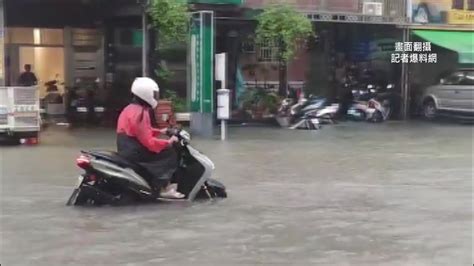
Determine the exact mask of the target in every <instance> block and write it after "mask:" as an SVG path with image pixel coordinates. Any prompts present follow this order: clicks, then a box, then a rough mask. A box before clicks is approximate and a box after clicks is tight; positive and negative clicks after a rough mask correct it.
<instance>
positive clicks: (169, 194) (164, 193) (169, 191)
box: [160, 185, 185, 199]
mask: <svg viewBox="0 0 474 266" xmlns="http://www.w3.org/2000/svg"><path fill="white" fill-rule="evenodd" d="M160 197H162V198H167V199H182V198H184V197H185V195H184V194H181V193H179V192H178V191H176V189H174V186H173V185H170V186H168V187H166V188H165V189H162V190H161V192H160Z"/></svg>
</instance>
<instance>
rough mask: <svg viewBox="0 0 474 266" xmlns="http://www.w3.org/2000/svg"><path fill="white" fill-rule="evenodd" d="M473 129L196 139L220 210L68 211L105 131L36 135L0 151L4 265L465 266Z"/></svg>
mask: <svg viewBox="0 0 474 266" xmlns="http://www.w3.org/2000/svg"><path fill="white" fill-rule="evenodd" d="M472 138H473V127H472V126H470V125H458V124H435V123H403V122H390V123H384V124H380V125H374V124H366V123H361V124H358V123H342V124H339V125H336V126H328V127H325V128H323V129H322V130H320V131H318V132H309V131H290V130H281V129H276V128H231V129H230V140H229V141H227V142H220V141H217V140H202V139H195V140H194V141H193V144H194V146H196V147H197V148H198V149H200V150H201V151H202V152H204V153H205V154H207V155H208V156H209V157H210V158H211V159H213V160H214V162H215V164H216V167H217V169H216V172H215V177H217V178H218V179H220V180H221V181H222V182H224V184H226V185H227V187H228V191H229V198H228V199H225V200H221V201H215V202H205V203H193V204H186V203H184V204H183V203H180V204H159V205H147V206H131V207H101V208H72V207H66V206H65V205H64V203H65V202H66V200H67V198H68V197H69V195H70V193H71V191H72V187H73V185H74V183H75V181H76V176H77V175H78V174H79V169H78V168H76V166H75V165H74V159H75V157H76V156H77V155H78V151H79V150H80V149H91V148H96V149H97V148H100V149H102V148H104V149H114V142H115V138H114V134H113V131H110V130H106V129H94V130H85V129H79V130H75V131H72V132H69V131H67V130H65V129H56V130H52V129H50V130H48V131H46V132H44V133H43V136H42V143H41V145H38V146H36V147H29V146H20V147H0V151H1V155H0V156H1V160H0V162H1V163H2V165H1V181H2V182H1V235H0V239H1V240H2V242H1V253H0V263H1V264H2V265H5V266H10V265H276V264H279V265H470V264H472V259H471V255H472V252H473V248H472V246H473V242H472V225H473V219H472V212H473V207H472V195H473V194H472V191H473V187H472V166H473V157H472V149H473V146H472V145H473V143H472Z"/></svg>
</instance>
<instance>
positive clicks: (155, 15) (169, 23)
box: [148, 0, 189, 45]
mask: <svg viewBox="0 0 474 266" xmlns="http://www.w3.org/2000/svg"><path fill="white" fill-rule="evenodd" d="M148 14H149V15H150V17H151V22H152V25H153V27H154V28H155V30H156V31H157V33H158V36H159V40H160V42H161V43H162V44H168V45H169V44H172V43H173V42H183V41H185V40H186V38H187V32H188V23H189V13H188V6H187V4H186V1H179V0H151V3H150V6H149V8H148Z"/></svg>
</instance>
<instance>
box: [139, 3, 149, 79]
mask: <svg viewBox="0 0 474 266" xmlns="http://www.w3.org/2000/svg"><path fill="white" fill-rule="evenodd" d="M137 3H138V4H140V5H141V6H142V32H143V41H142V42H143V44H142V76H143V77H147V76H148V73H149V71H148V42H149V36H148V33H149V32H148V15H147V9H148V6H149V5H150V0H137Z"/></svg>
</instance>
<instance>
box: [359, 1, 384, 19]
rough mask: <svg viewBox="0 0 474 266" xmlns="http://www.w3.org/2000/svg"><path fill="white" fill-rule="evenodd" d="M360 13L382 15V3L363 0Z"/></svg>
mask: <svg viewBox="0 0 474 266" xmlns="http://www.w3.org/2000/svg"><path fill="white" fill-rule="evenodd" d="M362 13H363V14H364V15H370V16H382V15H383V4H382V3H377V2H364V5H363V7H362Z"/></svg>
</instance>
